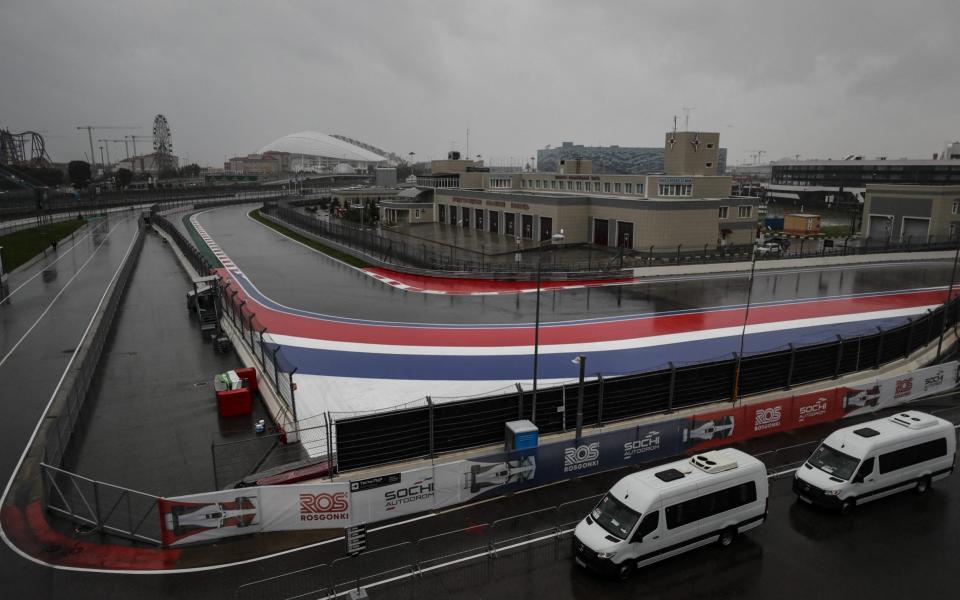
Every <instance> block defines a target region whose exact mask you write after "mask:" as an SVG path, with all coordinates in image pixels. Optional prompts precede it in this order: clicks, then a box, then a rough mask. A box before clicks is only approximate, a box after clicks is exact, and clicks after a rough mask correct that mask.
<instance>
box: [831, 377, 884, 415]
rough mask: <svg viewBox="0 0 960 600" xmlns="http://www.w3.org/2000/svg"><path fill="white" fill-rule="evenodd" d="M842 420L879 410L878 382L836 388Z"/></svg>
mask: <svg viewBox="0 0 960 600" xmlns="http://www.w3.org/2000/svg"><path fill="white" fill-rule="evenodd" d="M837 394H838V396H839V398H840V414H841V416H842V417H843V418H846V417H849V416H851V415H864V414H869V413H872V412H875V411H877V410H879V408H880V382H879V381H878V380H876V379H874V380H872V381H868V382H866V383H863V384H860V385H856V386H845V387H841V388H837Z"/></svg>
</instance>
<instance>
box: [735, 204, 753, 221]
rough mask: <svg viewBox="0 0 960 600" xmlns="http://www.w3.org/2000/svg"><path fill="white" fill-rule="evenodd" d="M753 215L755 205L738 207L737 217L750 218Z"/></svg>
mask: <svg viewBox="0 0 960 600" xmlns="http://www.w3.org/2000/svg"><path fill="white" fill-rule="evenodd" d="M752 216H753V207H752V206H738V207H737V217H739V218H741V219H749V218H750V217H752Z"/></svg>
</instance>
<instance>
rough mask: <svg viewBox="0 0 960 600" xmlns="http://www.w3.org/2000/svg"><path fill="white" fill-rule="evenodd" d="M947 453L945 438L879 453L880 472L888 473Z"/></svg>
mask: <svg viewBox="0 0 960 600" xmlns="http://www.w3.org/2000/svg"><path fill="white" fill-rule="evenodd" d="M946 455H947V439H946V438H939V439H936V440H931V441H929V442H924V443H922V444H917V445H915V446H908V447H906V448H901V449H900V450H894V451H893V452H887V453H886V454H881V455H880V473H881V474H885V473H890V472H892V471H896V470H898V469H904V468H906V467H910V466H913V465H915V464H918V463H922V462H925V461H928V460H933V459H934V458H940V457H942V456H946Z"/></svg>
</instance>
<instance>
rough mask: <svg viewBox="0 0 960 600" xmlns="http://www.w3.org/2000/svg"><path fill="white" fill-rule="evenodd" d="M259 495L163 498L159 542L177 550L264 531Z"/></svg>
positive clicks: (233, 493)
mask: <svg viewBox="0 0 960 600" xmlns="http://www.w3.org/2000/svg"><path fill="white" fill-rule="evenodd" d="M259 494H260V489H259V488H242V489H238V490H226V491H222V492H209V493H205V494H193V495H190V496H178V497H176V498H161V499H160V500H159V501H158V504H157V506H158V512H159V513H160V539H161V541H162V542H163V544H164V545H166V546H175V545H180V544H192V543H195V542H206V541H210V540H216V539H220V538H225V537H230V536H233V535H246V534H248V533H256V532H258V531H260V530H261V517H260V496H259Z"/></svg>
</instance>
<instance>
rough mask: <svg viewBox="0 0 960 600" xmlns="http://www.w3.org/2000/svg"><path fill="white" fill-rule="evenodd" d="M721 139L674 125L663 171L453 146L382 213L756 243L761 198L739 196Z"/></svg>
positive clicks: (518, 228)
mask: <svg viewBox="0 0 960 600" xmlns="http://www.w3.org/2000/svg"><path fill="white" fill-rule="evenodd" d="M718 144H719V134H716V133H704V132H670V133H667V134H666V136H665V140H664V148H663V158H664V163H663V166H664V171H665V172H664V173H662V174H658V175H652V174H651V175H625V174H615V173H614V174H611V173H594V172H593V170H594V167H595V166H596V163H594V162H593V161H591V160H589V159H586V160H584V159H580V160H578V159H563V164H561V165H558V167H559V170H558V172H553V173H545V172H532V173H523V172H516V173H491V172H488V171H487V170H486V169H483V168H482V165H480V164H479V163H475V162H474V161H471V160H460V158H459V156H456V157H454V156H453V155H451V156H450V157H449V158H448V160H445V161H434V162H433V163H432V169H431V175H429V176H426V177H418V178H417V189H419V190H421V191H419V192H417V193H413V192H409V193H407V194H406V195H405V197H404V198H403V199H402V201H401V199H400V198H397V199H395V200H391V201H387V202H384V203H382V204H381V211H382V214H381V218H382V219H383V220H384V221H385V222H395V223H399V224H416V223H426V222H438V223H443V224H447V225H449V226H452V227H464V228H472V229H477V230H481V231H486V232H490V233H494V234H499V235H503V236H509V237H515V238H519V239H528V240H534V241H540V242H547V241H549V240H551V239H552V238H553V237H554V236H555V235H556V234H558V233H562V235H563V241H564V243H568V244H578V243H590V244H596V245H600V246H611V247H622V248H627V249H632V248H642V249H648V248H650V247H655V248H661V249H665V248H674V249H675V248H676V247H677V246H678V245H681V244H682V245H684V246H688V247H689V246H696V247H702V246H710V247H713V246H719V245H729V244H749V243H751V242H752V240H753V239H754V235H755V228H756V223H757V216H758V215H757V204H758V202H759V199H758V198H754V197H731V178H730V177H729V176H726V175H719V174H718V172H720V166H719V164H718V163H719V147H718Z"/></svg>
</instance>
